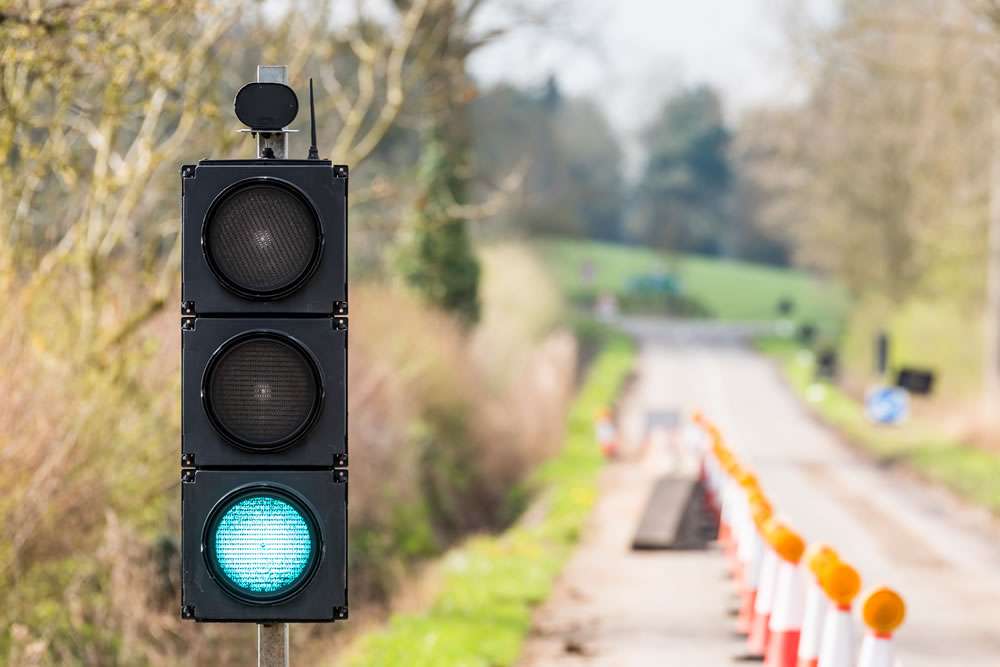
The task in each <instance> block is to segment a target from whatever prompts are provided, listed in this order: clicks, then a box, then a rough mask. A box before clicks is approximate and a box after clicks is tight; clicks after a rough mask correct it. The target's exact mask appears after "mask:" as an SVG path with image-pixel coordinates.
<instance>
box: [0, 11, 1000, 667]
mask: <svg viewBox="0 0 1000 667" xmlns="http://www.w3.org/2000/svg"><path fill="white" fill-rule="evenodd" d="M998 31H1000V4H994V2H993V1H992V0H812V1H810V2H793V1H791V0H788V1H783V0H769V1H768V2H763V1H761V0H756V1H755V0H725V1H724V0H712V1H708V0H703V1H701V2H698V3H691V2H682V1H680V0H672V1H670V2H663V1H659V0H627V1H625V2H620V3H615V4H613V5H612V4H608V3H602V2H598V1H597V0H546V1H545V2H518V1H517V0H366V1H365V2H360V1H359V2H348V1H347V0H325V1H324V0H288V1H282V0H267V1H263V2H259V1H252V0H216V1H215V2H210V1H207V0H158V1H156V2H152V1H147V0H142V1H139V0H68V1H63V0H0V154H2V155H3V156H4V159H3V161H2V162H0V201H2V206H0V298H2V302H3V308H2V311H0V339H2V340H3V341H4V342H3V345H2V346H0V394H2V395H3V396H4V405H3V408H2V409H0V462H2V469H3V470H4V472H5V483H4V488H3V493H2V494H0V522H2V523H0V526H2V530H3V535H4V539H2V540H0V577H2V581H0V591H2V593H0V595H2V596H3V600H4V604H3V605H2V607H0V628H2V631H0V661H3V660H6V661H7V662H9V663H10V664H89V665H104V664H107V665H111V664H123V665H132V664H162V665H167V664H205V663H206V662H207V661H208V660H209V659H211V660H212V661H213V663H214V664H218V665H226V664H236V663H242V664H247V662H248V661H249V660H252V654H253V652H254V650H255V645H254V639H253V636H254V629H253V628H252V627H244V626H217V625H214V626H197V627H196V626H195V625H194V624H182V623H181V622H180V620H179V619H178V604H179V603H178V600H179V574H180V565H179V551H178V540H179V524H180V517H179V511H180V503H179V502H178V501H179V479H178V475H177V463H178V452H179V449H178V443H179V437H180V436H179V430H180V413H179V398H180V386H179V382H180V380H179V377H180V376H179V361H180V349H179V341H180V338H179V335H178V333H179V326H178V315H179V313H178V311H177V305H178V303H179V300H180V296H179V281H180V278H179V262H180V246H179V225H180V207H179V187H180V179H179V168H180V166H181V165H182V164H187V163H193V162H195V161H197V160H198V159H200V158H236V157H251V156H252V155H253V150H254V147H253V143H252V141H251V140H250V139H249V138H247V137H246V135H241V134H238V133H237V132H236V130H237V129H238V128H239V123H238V122H237V121H236V119H235V117H234V115H233V113H232V106H231V105H232V100H233V97H234V94H235V92H236V91H237V90H238V89H239V87H240V86H241V85H242V84H244V83H246V82H247V81H251V80H254V78H255V72H256V66H257V65H258V64H285V65H288V71H289V76H290V82H289V83H290V85H291V86H292V87H293V88H294V89H295V90H296V91H297V92H298V93H299V96H300V99H301V100H304V99H305V97H304V95H305V90H306V88H307V80H308V77H313V78H314V80H315V85H316V111H317V123H318V127H319V146H320V153H321V155H322V157H324V158H330V159H332V160H334V162H336V163H346V164H349V165H351V168H352V180H351V194H350V198H351V212H350V229H349V238H350V261H351V265H350V271H351V291H352V294H351V304H352V312H351V317H352V318H353V319H355V320H356V321H355V322H354V323H353V330H354V331H355V332H356V333H354V335H353V336H352V337H351V347H350V355H351V356H350V359H351V361H350V413H351V422H350V441H351V448H352V452H355V453H356V455H355V456H354V458H353V463H354V465H353V466H352V468H353V470H352V472H353V473H354V477H352V484H351V514H350V522H351V544H350V550H351V552H350V556H351V586H352V589H351V596H352V624H353V619H354V616H355V614H354V612H355V609H357V610H358V615H359V621H358V625H361V624H362V623H363V622H364V619H363V618H361V617H364V616H371V617H372V620H371V622H377V620H378V619H379V618H382V617H384V616H385V614H386V613H387V612H388V611H389V610H390V609H392V608H394V607H395V606H396V605H398V604H400V602H399V596H400V592H401V590H403V582H404V581H405V580H406V579H407V578H408V573H410V572H412V571H414V568H416V567H417V566H418V565H417V564H419V563H426V562H430V561H432V560H433V558H434V557H435V556H437V555H440V554H442V553H444V552H445V550H446V549H447V548H448V547H449V546H451V545H453V544H455V543H456V542H457V541H458V540H460V539H461V538H462V537H464V536H467V535H469V534H472V533H477V532H484V531H486V532H489V531H497V530H499V529H501V528H503V527H505V526H507V525H508V524H510V522H511V521H512V520H514V519H515V518H516V517H517V516H518V514H519V513H520V512H521V510H522V509H523V508H524V506H525V503H526V502H527V500H528V495H529V494H528V493H526V492H525V486H524V485H523V481H524V480H525V479H526V477H527V475H528V474H529V473H530V472H531V471H532V470H533V469H534V468H535V467H536V466H537V465H538V464H539V463H540V462H542V461H544V460H545V459H547V458H548V457H550V456H552V455H553V454H554V453H555V452H556V451H557V450H558V448H559V445H560V443H561V442H562V437H563V431H564V428H565V422H566V412H567V409H568V406H569V402H570V400H571V399H572V397H573V395H574V392H575V388H576V386H577V382H578V377H579V375H580V371H581V369H583V368H585V367H586V365H587V363H588V361H589V360H590V359H591V358H592V356H593V355H594V353H595V351H596V350H597V349H598V348H599V347H600V345H601V341H602V337H603V336H604V335H605V334H604V333H603V330H602V328H601V327H600V326H599V325H597V324H595V323H594V321H593V320H592V319H591V318H590V317H589V315H588V313H590V312H591V311H592V310H593V309H594V308H595V306H597V307H601V304H603V305H604V307H605V308H607V307H608V304H612V306H611V307H612V308H613V309H616V310H618V311H620V312H623V313H626V314H646V315H669V316H674V317H685V318H712V319H719V320H729V321H736V322H766V323H770V322H772V321H777V320H784V321H785V324H784V328H783V329H782V330H781V331H783V332H784V333H786V334H787V333H789V332H791V331H800V329H799V327H800V325H803V324H805V325H808V327H809V328H811V329H812V330H813V333H812V334H810V335H808V336H806V338H808V342H810V343H811V344H812V345H813V346H814V347H815V349H816V350H818V351H820V352H823V351H832V352H834V353H835V354H836V359H837V364H836V365H837V373H836V374H835V375H836V377H835V378H833V377H830V378H827V379H828V380H829V379H835V380H836V383H835V384H833V385H831V386H832V388H833V390H834V391H836V392H840V393H838V394H837V395H838V396H840V395H842V396H843V397H846V398H845V400H848V399H851V398H854V399H857V398H859V397H860V396H861V395H863V393H864V390H865V388H866V387H868V386H869V385H870V384H871V382H873V381H874V380H875V379H876V377H877V375H878V373H877V370H876V368H875V364H874V361H873V354H874V342H873V341H874V339H875V336H876V335H877V334H878V333H879V332H885V333H887V335H888V337H889V339H890V341H891V346H890V348H889V349H890V358H889V365H890V366H891V367H892V368H904V367H915V368H919V369H927V370H929V371H931V372H933V373H934V376H935V387H934V392H933V394H932V395H931V396H930V397H929V398H926V399H922V401H921V402H920V403H919V404H918V405H917V406H915V408H914V409H915V413H918V414H917V416H918V417H920V418H922V419H925V420H926V421H928V422H933V423H934V425H935V428H936V429H937V432H939V433H940V437H941V438H942V439H943V440H945V441H947V442H954V443H960V444H961V446H960V447H956V448H951V449H947V452H946V453H945V454H942V455H941V456H942V457H943V458H942V461H940V462H939V461H938V460H937V459H933V456H931V457H930V458H928V457H927V455H926V454H925V453H924V454H922V455H921V456H920V457H918V458H917V462H918V464H919V465H923V466H925V467H926V468H927V470H928V471H929V474H932V475H934V474H938V475H939V476H940V477H941V478H942V479H944V481H946V482H947V481H948V476H949V475H951V474H953V472H954V469H955V467H956V466H959V467H961V466H966V468H963V469H966V470H967V469H968V466H973V467H974V468H975V469H974V471H973V472H974V473H975V475H974V478H975V479H974V480H973V481H972V482H968V481H967V480H968V477H967V476H962V477H961V484H963V485H966V486H969V485H970V484H971V487H970V488H962V489H961V490H962V491H963V492H964V493H967V494H968V495H969V496H970V497H972V498H974V499H976V500H980V501H982V502H983V503H984V504H986V505H989V506H993V507H996V506H1000V497H998V495H997V492H996V490H995V488H996V485H995V479H996V478H995V477H993V476H991V475H988V474H986V473H987V472H988V471H991V470H992V471H997V470H1000V463H998V459H997V458H996V457H994V453H995V452H996V451H997V450H996V449H995V448H996V442H997V439H996V434H997V431H996V424H995V422H994V421H993V419H992V415H991V414H990V410H989V409H988V407H986V408H984V406H988V405H989V404H988V403H987V402H986V401H985V400H984V399H988V398H989V397H995V393H996V391H997V388H998V387H1000V361H998V355H1000V289H998V286H1000V171H998V165H1000V116H998V114H997V113H996V109H995V108H994V107H995V106H996V102H995V100H996V99H997V95H998V92H1000V90H998V87H1000V79H998V76H1000V39H998ZM303 108H304V104H303ZM306 123H307V117H306V115H305V113H304V112H303V113H302V114H300V117H299V119H298V121H297V122H296V124H295V125H296V126H297V127H298V128H299V129H305V128H306ZM305 136H306V135H304V134H300V135H298V136H297V137H295V136H293V139H292V144H291V151H292V154H293V156H296V157H305V154H306V150H307V140H306V139H305V138H303V137H305ZM991 286H992V288H991ZM782 302H784V305H782ZM761 345H762V346H763V347H764V348H765V349H766V351H769V352H770V353H772V354H774V355H776V356H777V357H778V358H779V359H781V360H783V361H785V362H788V363H791V362H790V360H791V357H790V356H789V355H790V354H791V350H792V349H793V347H792V346H791V344H790V343H789V344H788V345H785V344H784V343H782V342H781V340H779V339H775V340H768V341H763V342H762V343H761ZM804 382H805V381H804ZM810 382H811V380H810ZM803 387H805V384H803ZM859 414H860V413H859ZM844 419H845V423H846V424H847V427H848V428H850V427H851V424H853V423H854V422H852V421H851V420H852V419H855V417H853V416H852V417H849V418H848V417H845V418H844ZM859 420H861V417H857V419H856V420H855V421H859ZM859 423H860V421H859ZM858 428H862V426H860V425H859V426H858ZM911 444H912V443H911V442H910V441H909V440H907V439H906V438H902V439H896V440H893V441H892V442H891V443H889V444H886V445H885V448H887V449H886V451H888V450H889V449H891V453H892V454H893V455H896V456H905V455H906V452H907V451H908V450H907V447H909V446H910V445H911ZM956 452H957V453H956ZM932 459H933V460H932ZM945 459H946V460H945ZM990 466H992V468H991V467H990ZM956 484H957V483H956ZM352 624H345V625H346V626H347V627H346V629H342V628H341V627H340V625H341V624H338V626H337V627H303V628H301V629H299V628H296V629H295V632H293V641H294V643H295V645H296V649H295V650H296V651H298V652H299V653H298V655H301V656H311V655H320V654H321V653H324V654H325V653H328V652H329V647H330V646H332V645H338V644H337V642H344V641H346V640H347V639H346V638H345V637H343V636H342V635H343V634H344V633H350V632H352V630H351V627H352ZM300 659H301V660H304V661H305V662H303V664H312V663H311V662H309V659H308V658H306V657H303V658H300Z"/></svg>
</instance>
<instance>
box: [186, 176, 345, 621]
mask: <svg viewBox="0 0 1000 667" xmlns="http://www.w3.org/2000/svg"><path fill="white" fill-rule="evenodd" d="M181 201H182V203H181V209H182V214H181V229H182V252H183V261H182V297H181V299H182V304H181V330H182V331H181V342H182V344H181V350H182V351H181V360H182V363H181V366H182V370H181V374H182V377H181V381H182V389H181V391H182V400H181V414H182V418H181V421H182V441H181V465H182V473H181V479H182V484H181V514H182V519H181V524H182V570H183V572H182V593H181V598H182V601H181V615H182V617H184V618H188V619H194V620H197V621H231V622H294V621H309V622H327V621H334V620H339V619H343V618H346V617H347V470H346V466H347V386H346V384H347V378H346V374H347V317H346V316H347V269H346V266H347V262H346V260H347V256H346V255H347V253H346V247H347V168H346V167H344V166H341V165H334V164H332V163H331V162H330V161H328V160H319V159H308V160H283V159H273V158H264V159H254V160H202V161H201V162H199V163H198V164H197V165H187V166H184V167H183V168H182V169H181Z"/></svg>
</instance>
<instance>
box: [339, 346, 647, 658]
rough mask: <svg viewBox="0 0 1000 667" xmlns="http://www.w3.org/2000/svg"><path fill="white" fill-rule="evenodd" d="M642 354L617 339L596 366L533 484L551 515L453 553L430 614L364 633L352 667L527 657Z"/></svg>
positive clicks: (399, 617)
mask: <svg viewBox="0 0 1000 667" xmlns="http://www.w3.org/2000/svg"><path fill="white" fill-rule="evenodd" d="M633 356H634V350H633V348H632V344H631V342H630V341H628V340H627V339H625V338H623V337H621V336H615V337H613V338H612V339H611V341H610V342H609V343H608V344H607V345H606V346H605V347H604V349H603V350H602V352H601V353H600V355H599V356H598V357H597V359H596V360H595V362H594V364H593V365H592V366H591V368H590V371H589V373H588V376H587V381H586V382H585V383H584V386H583V388H582V390H581V392H580V394H579V395H578V396H577V398H576V400H575V401H574V403H573V406H572V408H571V411H570V416H569V424H568V432H567V439H566V444H565V446H564V448H563V450H562V452H561V453H560V454H559V455H558V456H557V457H555V458H554V459H553V460H551V461H549V462H548V463H546V464H545V465H543V466H542V467H541V468H540V469H539V470H538V471H537V472H536V473H535V475H534V476H533V479H532V480H531V485H532V486H533V487H534V488H537V489H539V490H540V491H541V492H542V493H543V494H544V500H543V502H544V503H545V504H546V508H547V512H546V515H545V517H544V519H542V520H541V521H539V522H538V523H536V524H533V525H528V526H519V527H514V528H512V529H510V530H508V531H507V532H505V533H504V534H502V535H500V536H497V537H477V538H473V539H471V540H469V541H467V542H466V543H465V544H463V545H462V546H461V547H459V548H457V549H454V550H452V551H450V552H449V553H448V554H447V555H446V556H445V558H444V559H443V572H444V575H443V576H444V584H443V588H442V590H441V592H440V593H439V594H438V596H437V598H436V599H435V601H434V602H433V603H432V604H431V606H430V608H429V609H427V610H425V611H423V612H420V613H408V614H397V615H394V616H393V617H392V618H391V619H390V620H389V623H388V626H387V627H386V628H385V629H384V630H382V631H379V632H376V633H373V634H370V635H367V636H364V637H362V638H361V639H360V640H359V641H358V643H357V644H356V645H355V648H354V650H352V652H351V654H350V656H349V657H348V659H347V663H348V664H349V665H401V666H402V665H406V666H407V667H429V666H434V665H447V666H449V667H451V666H454V667H476V666H480V665H482V666H483V667H489V666H493V665H509V664H511V663H513V662H514V660H516V659H517V656H518V654H519V653H520V651H521V644H522V642H523V640H524V637H525V635H526V634H527V632H528V630H529V629H530V627H531V614H532V610H533V609H534V607H535V606H536V605H538V604H539V603H540V602H541V601H542V600H544V599H545V598H546V597H547V596H548V593H549V589H550V586H551V584H552V581H553V580H554V578H555V576H556V574H558V572H559V570H560V569H561V568H562V565H563V563H565V561H566V560H567V558H568V557H569V555H570V554H571V553H572V549H573V545H574V544H575V542H576V540H577V536H578V534H579V530H580V527H581V526H582V524H583V521H584V519H585V518H586V516H587V513H588V512H589V510H590V508H591V506H592V505H593V503H594V501H595V499H596V498H597V488H596V477H597V472H598V470H599V469H600V467H601V461H602V458H601V455H600V453H599V451H598V448H597V447H596V445H595V444H594V435H593V419H594V413H595V412H596V411H597V410H598V408H600V407H601V406H604V405H607V404H609V403H610V402H611V401H613V400H614V398H615V396H616V395H617V393H618V391H619V388H620V386H621V382H622V380H623V378H624V376H625V374H626V373H627V372H628V370H629V369H630V368H631V366H632V360H633Z"/></svg>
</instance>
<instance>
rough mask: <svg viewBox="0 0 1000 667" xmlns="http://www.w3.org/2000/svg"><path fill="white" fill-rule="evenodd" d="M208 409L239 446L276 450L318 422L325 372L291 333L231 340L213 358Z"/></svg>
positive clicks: (207, 387) (206, 393) (207, 389)
mask: <svg viewBox="0 0 1000 667" xmlns="http://www.w3.org/2000/svg"><path fill="white" fill-rule="evenodd" d="M204 382H205V389H204V400H205V408H206V410H207V411H208V415H209V417H210V418H211V419H212V421H213V423H214V424H215V426H216V428H218V429H219V430H220V431H221V432H222V433H223V434H224V435H226V436H228V437H229V439H230V440H231V441H233V442H234V443H235V444H237V445H238V446H241V447H244V448H249V449H251V450H256V451H274V450H276V449H280V448H282V447H284V446H286V445H288V444H289V443H291V442H293V441H294V440H295V439H297V438H298V437H299V436H300V435H302V434H303V433H304V432H305V431H306V430H308V428H309V427H310V426H311V425H312V423H313V421H314V420H315V418H316V416H317V414H318V412H319V409H320V402H321V397H322V385H321V384H320V380H319V372H318V370H317V369H316V365H315V363H314V362H313V361H312V359H311V358H310V357H309V355H308V353H306V352H305V350H304V349H303V348H302V346H300V345H299V344H297V343H296V342H295V341H293V340H292V339H291V338H289V337H287V336H282V335H280V334H275V333H268V332H256V333H249V334H246V335H243V336H239V337H237V338H235V339H233V340H230V341H229V342H227V343H226V344H225V345H223V346H222V348H220V350H219V351H218V352H217V353H216V354H215V356H214V357H213V359H212V360H211V361H210V362H209V365H208V370H207V371H206V374H205V381H204Z"/></svg>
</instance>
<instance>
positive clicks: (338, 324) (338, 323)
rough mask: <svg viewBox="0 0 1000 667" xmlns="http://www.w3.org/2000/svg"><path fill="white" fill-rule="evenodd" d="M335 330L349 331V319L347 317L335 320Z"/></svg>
mask: <svg viewBox="0 0 1000 667" xmlns="http://www.w3.org/2000/svg"><path fill="white" fill-rule="evenodd" d="M333 328H334V330H335V331H347V318H346V317H335V318H333Z"/></svg>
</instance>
